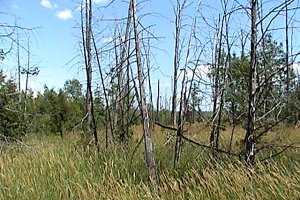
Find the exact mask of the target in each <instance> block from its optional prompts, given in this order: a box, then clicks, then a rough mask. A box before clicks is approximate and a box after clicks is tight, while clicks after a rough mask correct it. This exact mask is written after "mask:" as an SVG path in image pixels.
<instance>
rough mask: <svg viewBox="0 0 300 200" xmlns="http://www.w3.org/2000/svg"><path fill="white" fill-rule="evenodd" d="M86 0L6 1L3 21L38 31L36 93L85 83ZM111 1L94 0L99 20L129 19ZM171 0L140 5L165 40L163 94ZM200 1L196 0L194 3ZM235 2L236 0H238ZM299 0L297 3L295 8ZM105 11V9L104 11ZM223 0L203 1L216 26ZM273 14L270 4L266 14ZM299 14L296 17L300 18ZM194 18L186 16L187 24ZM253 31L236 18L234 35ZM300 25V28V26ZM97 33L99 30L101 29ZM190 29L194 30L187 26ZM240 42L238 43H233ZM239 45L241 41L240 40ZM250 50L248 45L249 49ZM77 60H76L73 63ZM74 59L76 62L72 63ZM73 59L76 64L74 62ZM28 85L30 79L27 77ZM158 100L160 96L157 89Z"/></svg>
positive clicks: (206, 57) (122, 6)
mask: <svg viewBox="0 0 300 200" xmlns="http://www.w3.org/2000/svg"><path fill="white" fill-rule="evenodd" d="M79 2H80V0H0V12H2V13H1V21H0V22H1V23H7V24H10V25H13V24H14V23H15V20H16V21H17V24H18V25H19V26H22V27H26V28H34V27H36V29H35V30H34V31H31V33H30V50H31V54H32V55H31V58H30V60H31V65H32V66H38V67H39V68H40V74H39V75H38V76H37V77H31V78H30V80H29V87H30V88H31V89H33V90H34V91H38V90H42V88H43V86H44V84H47V85H48V86H49V87H50V88H52V87H55V88H56V89H58V88H61V87H63V84H64V82H65V81H66V80H67V79H72V78H77V79H79V80H80V81H82V82H83V83H84V80H85V78H84V77H85V76H84V71H83V70H82V64H80V61H81V58H80V57H78V55H79V54H80V49H79V43H80V41H81V40H80V30H79V29H78V28H76V27H78V23H79V21H80V12H79V10H78V6H79ZM107 2H108V0H94V8H95V12H94V16H95V19H97V18H101V17H103V18H121V17H126V16H127V15H126V10H127V3H126V2H124V1H121V0H116V1H115V3H113V4H112V5H111V6H110V7H109V8H107V9H104V8H101V6H103V5H105V4H106V3H107ZM170 2H171V0H152V1H148V2H146V3H143V4H142V5H141V6H140V11H141V12H140V14H141V15H142V14H147V13H151V15H146V16H145V17H143V21H142V22H143V24H144V25H145V26H149V25H154V27H153V28H152V29H151V30H152V31H153V33H154V34H155V35H156V36H158V37H160V39H159V40H158V41H156V40H153V43H152V45H153V46H154V47H155V48H152V51H153V52H152V53H153V54H154V56H155V60H154V59H153V60H152V66H153V74H152V82H153V85H154V88H156V84H155V83H156V82H157V79H160V82H161V86H162V89H161V92H162V93H163V94H162V95H164V93H165V92H170V91H171V90H170V87H171V75H172V71H173V69H172V65H173V49H174V36H173V33H174V23H173V19H174V13H173V10H172V4H171V3H170ZM194 2H196V1H194ZM230 2H234V1H233V0H232V1H231V0H230ZM240 2H241V3H242V4H244V5H247V2H248V1H247V0H240ZM278 2H280V1H279V0H274V1H267V2H266V4H269V5H270V6H269V7H272V6H274V5H276V4H278ZM298 3H299V0H296V1H295V5H297V4H298ZM98 8H99V9H98ZM220 8H221V6H220V1H211V0H203V1H202V7H201V13H202V14H203V16H204V17H205V20H206V21H208V22H209V23H211V24H213V19H216V18H217V17H218V15H219V13H220V11H221V9H220ZM267 11H268V5H266V10H265V12H267ZM192 14H193V6H191V7H189V8H188V9H187V10H186V15H192ZM298 15H299V13H296V15H295V17H296V18H298V17H297V16H298ZM282 19H283V18H282V17H279V19H278V20H277V21H275V23H273V24H272V26H271V27H272V28H276V27H281V26H282V22H283V20H282ZM188 20H190V18H189V17H185V22H188ZM299 23H300V22H299V21H298V22H295V23H294V24H293V25H294V26H299ZM198 26H199V34H200V36H199V37H200V38H201V39H202V40H203V41H205V40H207V39H208V38H209V37H214V32H211V29H209V28H208V25H207V24H206V23H204V21H202V22H200V23H199V25H198ZM96 27H99V29H106V30H107V31H106V32H104V33H103V34H102V39H105V38H106V39H107V38H110V37H111V35H110V34H111V32H112V27H113V26H112V23H110V24H105V23H104V22H98V23H97V25H96ZM241 27H242V28H244V29H248V28H249V21H248V18H247V17H246V15H245V14H244V13H243V14H237V15H235V16H234V17H233V18H232V21H231V29H230V32H231V34H232V35H237V33H238V32H237V30H239V28H241ZM299 27H300V26H299ZM96 30H97V29H96ZM186 30H188V28H186ZM283 33H284V32H283V31H281V32H280V31H278V32H276V33H275V37H274V38H275V39H278V40H283V38H284V35H283ZM20 35H21V36H20V38H21V44H22V45H23V46H24V47H27V39H28V35H26V34H25V33H24V32H22V31H21V33H20ZM298 36H299V30H298V29H295V30H294V39H293V41H294V45H295V47H294V52H297V51H299V41H297V39H298V38H299V37H298ZM233 40H234V39H233ZM236 42H237V43H238V40H236ZM0 45H2V47H1V48H3V47H4V49H5V50H7V49H9V47H10V42H7V41H6V42H4V41H3V40H2V41H1V43H0ZM247 47H248V46H247ZM15 52H16V48H15V47H14V49H13V50H12V52H11V53H10V54H9V56H7V58H6V59H5V60H4V61H3V63H2V64H3V67H2V68H3V69H4V71H5V72H6V73H10V74H11V75H12V76H14V75H15V74H16V56H15ZM210 54H211V52H209V51H207V52H204V54H203V56H202V60H203V63H207V62H209V61H210V60H211V55H210ZM73 58H75V59H73ZM72 59H73V60H72ZM71 60H72V62H70V61H71ZM26 62H27V58H26V52H24V51H22V58H21V66H25V65H26ZM23 82H24V78H23ZM153 95H154V96H155V95H156V93H155V91H154V94H153Z"/></svg>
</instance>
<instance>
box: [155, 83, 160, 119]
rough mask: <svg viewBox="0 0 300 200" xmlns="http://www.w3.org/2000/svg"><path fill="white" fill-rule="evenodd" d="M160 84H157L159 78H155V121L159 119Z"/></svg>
mask: <svg viewBox="0 0 300 200" xmlns="http://www.w3.org/2000/svg"><path fill="white" fill-rule="evenodd" d="M159 95H160V86H159V79H158V80H157V98H156V121H158V122H159V120H160V114H159V110H160V96H159Z"/></svg>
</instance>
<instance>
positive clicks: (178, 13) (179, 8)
mask: <svg viewBox="0 0 300 200" xmlns="http://www.w3.org/2000/svg"><path fill="white" fill-rule="evenodd" d="M186 4H187V0H184V1H183V3H182V4H181V3H180V1H177V4H176V9H175V6H174V12H175V52H174V61H173V62H174V63H173V67H174V68H173V70H174V71H173V94H172V109H171V124H172V125H173V126H174V127H175V126H176V124H177V119H176V107H177V81H178V70H179V65H180V52H181V47H180V35H181V30H182V28H183V26H182V17H183V11H184V9H185V7H186Z"/></svg>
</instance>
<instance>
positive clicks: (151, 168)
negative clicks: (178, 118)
mask: <svg viewBox="0 0 300 200" xmlns="http://www.w3.org/2000/svg"><path fill="white" fill-rule="evenodd" d="M130 4H131V5H129V12H130V10H131V12H132V17H133V27H134V41H135V53H136V64H137V72H138V82H139V97H140V98H139V107H140V112H141V116H142V120H143V131H144V145H145V154H146V155H145V157H146V164H147V169H148V176H149V179H150V182H151V183H152V184H153V185H155V184H156V174H155V162H154V155H153V147H152V141H151V136H150V119H149V113H148V108H147V102H146V94H145V85H144V81H145V77H144V73H143V67H142V58H141V55H142V54H141V49H140V41H139V34H138V33H139V31H138V24H139V22H138V17H137V8H136V2H135V0H131V1H130Z"/></svg>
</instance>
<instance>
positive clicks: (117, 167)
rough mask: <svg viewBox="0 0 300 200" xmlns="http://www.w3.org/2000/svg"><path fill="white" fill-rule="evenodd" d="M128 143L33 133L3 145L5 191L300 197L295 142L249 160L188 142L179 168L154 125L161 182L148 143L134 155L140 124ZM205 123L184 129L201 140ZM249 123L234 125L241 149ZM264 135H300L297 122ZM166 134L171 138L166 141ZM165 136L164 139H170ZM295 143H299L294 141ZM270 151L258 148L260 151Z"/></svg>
mask: <svg viewBox="0 0 300 200" xmlns="http://www.w3.org/2000/svg"><path fill="white" fill-rule="evenodd" d="M134 130H135V134H134V135H133V140H132V141H130V142H129V143H128V144H127V145H126V146H124V145H121V144H119V143H116V144H110V145H109V148H108V149H105V145H104V143H105V142H104V139H103V137H102V135H104V134H102V133H101V132H99V136H100V138H101V143H102V144H103V146H101V154H100V155H97V154H96V153H95V151H94V150H93V149H92V148H90V149H89V150H88V151H87V150H84V149H83V148H82V145H81V140H80V136H79V134H66V135H65V137H64V138H63V139H61V138H60V137H59V136H53V135H49V136H36V135H35V136H28V137H27V138H26V139H25V140H24V143H25V144H26V146H25V145H19V144H5V143H3V144H2V145H1V148H0V199H3V200H9V199H22V200H23V199H30V200H33V199H88V200H90V199H128V200H129V199H130V200H131V199H216V200H217V199H249V200H250V199H276V200H277V199H300V156H299V155H300V154H299V149H298V148H290V149H288V150H286V151H285V152H284V153H282V154H281V155H280V156H277V157H275V158H273V159H269V160H266V161H264V162H259V161H257V163H256V165H255V166H254V167H251V168H249V167H246V166H245V165H244V164H243V163H242V162H240V161H239V159H238V158H232V157H227V156H225V155H219V154H218V155H217V156H216V157H214V158H213V157H211V151H210V150H208V149H203V148H199V147H197V146H194V145H192V144H189V143H187V142H185V143H184V148H183V152H182V154H181V159H180V164H179V166H178V169H176V170H174V169H173V145H174V141H173V139H172V138H170V139H169V138H168V137H167V135H169V136H170V135H171V132H170V131H168V130H163V129H161V128H158V127H155V129H154V130H153V139H154V150H155V160H156V167H157V182H158V184H157V187H156V188H153V187H151V185H150V184H149V183H148V181H147V173H146V168H145V162H144V154H143V144H141V145H140V146H139V148H138V149H137V151H136V153H135V154H134V156H132V155H133V154H132V152H133V151H134V148H135V146H136V144H137V143H138V141H139V137H140V134H139V133H141V127H136V128H135V129H134ZM208 131H209V129H208V128H205V127H204V125H201V124H195V125H193V126H191V127H189V131H188V132H187V136H188V137H189V138H193V139H194V140H196V141H200V142H201V143H206V144H207V140H208ZM243 134H244V130H243V129H242V128H237V134H235V137H234V141H233V146H234V151H237V150H238V148H241V147H240V146H239V143H240V142H239V141H240V140H241V139H242V137H243ZM229 138H230V130H225V131H224V132H222V138H221V141H223V143H222V144H221V146H223V147H226V146H228V142H229ZM263 140H264V142H267V141H268V142H270V141H272V143H278V144H279V143H280V144H290V143H291V142H298V141H299V142H300V129H294V128H281V129H278V130H276V131H274V132H273V133H271V134H270V136H268V137H265V138H263ZM167 141H168V142H167ZM166 142H167V143H166ZM295 145H296V144H295ZM268 154H270V152H267V153H266V152H265V153H263V154H259V155H258V158H263V157H265V156H267V155H268Z"/></svg>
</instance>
